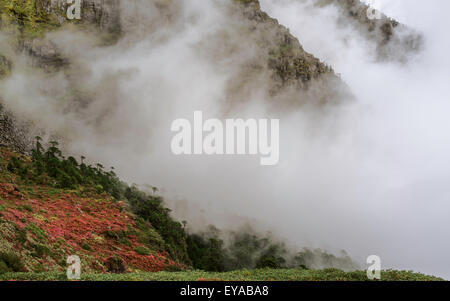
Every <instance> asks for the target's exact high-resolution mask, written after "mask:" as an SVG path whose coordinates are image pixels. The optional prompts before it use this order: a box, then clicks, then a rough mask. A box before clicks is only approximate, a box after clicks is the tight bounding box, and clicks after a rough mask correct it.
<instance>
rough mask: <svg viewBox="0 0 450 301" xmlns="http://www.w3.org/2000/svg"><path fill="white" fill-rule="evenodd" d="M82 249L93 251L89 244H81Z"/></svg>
mask: <svg viewBox="0 0 450 301" xmlns="http://www.w3.org/2000/svg"><path fill="white" fill-rule="evenodd" d="M81 247H82V248H83V249H85V250H87V251H92V247H91V245H90V244H88V243H87V242H83V243H82V244H81Z"/></svg>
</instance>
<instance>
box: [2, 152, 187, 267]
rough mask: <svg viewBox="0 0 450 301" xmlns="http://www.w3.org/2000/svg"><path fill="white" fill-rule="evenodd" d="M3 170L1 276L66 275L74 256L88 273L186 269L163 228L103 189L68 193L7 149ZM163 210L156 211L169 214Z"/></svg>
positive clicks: (83, 188) (85, 188) (87, 188)
mask: <svg viewBox="0 0 450 301" xmlns="http://www.w3.org/2000/svg"><path fill="white" fill-rule="evenodd" d="M13 158H15V159H13ZM11 160H12V161H11ZM11 162H15V163H13V164H11ZM0 165H1V166H0V168H1V170H2V173H1V174H0V183H1V184H0V216H1V220H0V232H1V236H0V260H1V261H0V262H1V263H0V267H1V272H7V271H10V269H13V270H15V271H18V270H20V271H29V272H40V271H63V270H65V269H66V265H67V264H66V258H67V257H68V256H70V255H72V254H76V255H77V256H79V257H80V258H81V260H82V262H83V269H84V270H85V271H86V272H89V271H90V272H125V271H133V270H140V271H151V272H156V271H161V270H164V269H183V268H185V265H184V264H183V263H180V260H182V259H183V258H184V259H185V260H186V259H187V255H186V254H184V255H183V254H181V255H177V254H176V252H172V254H171V255H170V254H169V252H170V251H171V250H172V251H173V249H171V247H170V246H169V245H168V244H167V243H166V241H165V240H164V239H163V238H162V237H161V234H160V233H161V231H160V230H159V231H158V230H157V229H155V228H154V227H153V226H152V225H151V224H150V222H149V221H148V220H144V219H142V218H139V217H137V216H136V215H134V214H132V213H131V212H130V210H129V209H127V204H126V203H124V202H120V201H117V200H114V198H113V197H112V196H111V195H110V194H108V193H106V192H103V190H104V188H103V187H102V186H101V185H99V184H97V185H89V184H83V185H82V186H81V185H80V186H78V187H77V188H76V189H68V187H67V185H66V187H64V185H62V183H61V182H59V183H58V179H55V180H52V178H51V177H48V176H47V175H45V174H42V175H41V176H37V175H36V172H37V171H36V170H34V166H32V162H31V159H30V158H29V157H24V156H21V155H18V154H14V153H11V152H9V151H7V150H5V149H2V150H1V159H0ZM14 166H15V167H14ZM19 166H20V167H19ZM17 173H19V175H18V174H17ZM53 183H55V184H53ZM62 187H64V188H62ZM152 200H154V201H157V197H149V201H152ZM157 208H158V207H157V206H156V207H155V208H154V210H155V212H154V213H155V214H158V213H160V214H162V215H163V214H164V212H163V209H162V208H161V209H159V210H161V211H162V212H158V209H157ZM160 218H162V217H160ZM180 230H181V229H180ZM166 239H167V238H166ZM181 250H182V249H181ZM15 262H16V263H17V264H16V265H15V264H14V263H15ZM187 263H189V261H187Z"/></svg>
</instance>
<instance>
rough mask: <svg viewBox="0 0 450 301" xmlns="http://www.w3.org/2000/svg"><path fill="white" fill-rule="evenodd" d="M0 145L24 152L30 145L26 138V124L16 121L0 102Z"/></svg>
mask: <svg viewBox="0 0 450 301" xmlns="http://www.w3.org/2000/svg"><path fill="white" fill-rule="evenodd" d="M0 146H1V147H6V148H8V149H11V150H14V151H16V152H19V153H25V152H27V150H29V148H30V146H31V140H30V139H28V130H27V125H26V124H23V123H22V122H20V121H17V120H16V119H15V118H14V117H13V115H12V114H11V113H9V112H7V111H5V110H4V108H3V106H2V105H1V104H0Z"/></svg>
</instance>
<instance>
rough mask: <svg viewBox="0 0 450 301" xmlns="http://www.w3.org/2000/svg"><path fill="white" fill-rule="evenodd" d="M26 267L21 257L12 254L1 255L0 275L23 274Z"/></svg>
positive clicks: (3, 253)
mask: <svg viewBox="0 0 450 301" xmlns="http://www.w3.org/2000/svg"><path fill="white" fill-rule="evenodd" d="M23 270H24V265H23V263H22V261H21V260H20V257H19V256H18V255H17V254H15V253H12V252H8V253H5V252H2V253H0V274H3V273H7V272H22V271H23Z"/></svg>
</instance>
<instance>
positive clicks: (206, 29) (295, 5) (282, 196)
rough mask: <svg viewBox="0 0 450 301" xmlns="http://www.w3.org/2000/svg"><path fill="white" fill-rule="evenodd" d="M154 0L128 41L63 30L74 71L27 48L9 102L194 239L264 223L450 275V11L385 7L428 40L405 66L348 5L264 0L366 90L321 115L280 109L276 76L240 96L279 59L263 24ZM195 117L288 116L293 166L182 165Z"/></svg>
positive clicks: (241, 162)
mask: <svg viewBox="0 0 450 301" xmlns="http://www.w3.org/2000/svg"><path fill="white" fill-rule="evenodd" d="M147 2H148V1H147ZM147 2H146V1H136V2H135V4H134V5H133V6H132V5H127V4H126V3H122V4H121V18H122V20H121V21H122V26H123V28H124V31H125V32H126V35H125V37H123V38H122V39H121V40H120V41H119V42H118V43H117V44H114V45H111V46H106V47H105V46H103V47H100V46H99V45H98V43H97V41H96V38H95V36H94V35H93V34H89V33H86V32H80V31H77V30H75V29H73V28H70V27H69V28H65V29H63V30H62V31H59V32H55V33H51V34H49V35H48V36H47V37H46V39H47V40H49V41H52V43H53V44H55V45H56V46H57V47H58V48H59V51H61V53H62V54H63V55H64V56H65V57H67V58H68V59H70V60H71V62H72V65H71V66H70V67H69V68H68V70H65V71H59V72H56V73H52V74H49V73H46V72H44V71H42V70H39V69H38V68H35V67H33V64H32V62H31V61H30V58H29V57H27V56H26V55H20V54H18V55H17V57H15V58H14V65H15V68H14V70H13V72H12V74H11V76H10V77H8V78H7V79H5V80H3V81H2V82H0V96H1V97H2V98H3V100H4V103H5V106H6V107H7V108H8V109H9V110H11V111H12V112H14V114H15V115H16V116H18V117H22V118H24V119H26V120H31V121H32V122H33V123H34V124H35V126H36V129H37V130H42V131H43V132H45V133H46V135H47V136H48V137H51V136H56V137H61V138H62V139H63V142H64V143H63V147H64V150H65V151H66V152H68V153H70V154H74V155H85V156H86V157H87V158H88V159H89V161H91V162H101V163H102V164H103V165H104V166H114V167H115V169H116V171H117V173H118V174H119V176H120V177H122V178H123V179H124V180H126V181H128V182H130V183H136V184H138V185H140V187H142V188H145V187H146V185H152V186H156V187H158V188H159V189H160V193H161V194H162V195H163V196H164V197H165V198H166V201H167V203H168V205H169V206H170V207H171V208H172V209H173V214H174V216H175V217H177V218H179V219H180V220H187V222H188V227H189V229H190V230H191V231H201V230H203V229H205V228H206V227H207V226H208V225H209V224H214V225H215V226H217V227H218V228H220V229H226V230H228V229H229V230H233V229H238V228H239V227H240V226H242V225H244V224H251V225H252V226H253V227H255V228H257V229H259V230H260V231H263V232H264V231H270V232H272V234H273V235H274V236H276V237H278V238H279V239H280V240H283V241H285V242H286V243H287V244H288V245H289V246H291V247H292V248H293V249H299V248H303V247H309V248H322V249H326V250H329V251H331V252H336V253H337V252H339V251H340V250H342V249H344V250H346V251H347V253H348V254H349V255H350V256H351V257H352V258H355V259H356V260H358V261H359V262H361V263H364V262H365V260H366V258H367V257H368V256H369V255H372V254H374V255H379V256H380V257H381V260H382V267H383V268H398V269H408V270H409V269H412V270H415V271H419V272H423V273H429V274H434V275H437V276H443V277H446V278H450V259H447V257H446V254H448V253H450V243H449V242H447V241H445V237H446V233H445V231H446V228H448V226H450V221H449V220H448V218H447V217H448V214H449V213H450V212H449V211H450V205H449V204H448V201H450V193H449V190H448V189H447V185H448V184H447V183H448V182H449V180H450V171H449V169H448V167H447V164H448V162H449V161H450V160H449V159H450V158H449V154H450V134H449V133H448V132H447V131H446V129H447V128H448V126H449V125H450V121H449V120H448V118H447V116H446V112H448V110H449V109H450V104H449V103H448V100H449V96H450V88H449V86H448V83H447V82H448V79H449V78H450V77H449V75H450V74H449V73H450V60H449V58H448V56H447V53H449V50H450V49H449V48H450V47H449V46H450V38H448V34H446V32H445V31H446V29H447V28H449V26H448V25H450V24H447V23H448V22H450V21H448V20H447V18H446V16H445V11H446V10H445V8H446V7H448V8H450V5H449V4H444V3H443V2H444V1H437V0H434V1H428V2H427V4H423V3H422V2H419V1H412V0H408V1H406V0H405V1H400V0H397V1H395V3H396V4H395V5H386V6H382V7H381V8H382V9H383V12H384V13H386V14H387V15H389V16H392V17H394V18H398V20H399V21H401V22H403V23H405V24H406V25H408V26H411V27H413V28H416V29H418V30H420V31H421V32H422V33H423V35H424V37H425V41H426V44H425V48H424V50H423V51H422V52H421V53H419V54H416V55H415V56H412V57H411V58H410V59H409V60H408V62H407V63H398V62H379V61H377V60H376V58H375V56H374V54H373V53H372V48H371V47H370V45H368V44H367V42H366V41H365V40H364V39H363V38H362V37H361V36H360V35H358V34H356V32H354V31H353V29H352V28H351V27H347V26H336V22H337V18H338V10H337V9H336V8H335V7H334V6H330V7H326V8H323V9H322V10H319V9H317V8H315V7H313V6H311V5H309V2H308V1H281V0H280V1H275V0H263V1H261V5H262V8H263V10H265V11H266V12H267V13H268V14H269V15H270V16H272V17H274V18H277V19H278V20H279V22H280V23H281V24H283V25H285V26H287V27H288V28H289V29H290V31H291V33H292V34H293V35H294V36H296V37H297V38H298V39H299V41H300V43H301V44H302V45H303V47H304V48H305V49H306V50H307V51H308V52H310V53H312V54H314V55H315V56H317V57H319V58H320V59H321V60H323V61H324V62H326V63H327V64H329V65H331V66H332V67H333V69H334V70H335V71H336V72H337V73H339V74H340V75H341V78H342V79H343V81H345V83H347V85H348V86H349V88H350V90H351V92H352V93H353V95H354V96H355V99H339V100H338V103H339V105H335V106H331V107H325V108H321V109H318V108H317V107H315V106H308V105H306V106H297V107H295V106H294V107H293V106H292V105H291V104H290V102H289V100H290V99H292V98H302V97H305V96H304V95H297V94H295V93H294V94H293V93H292V92H289V93H286V94H285V95H283V96H282V97H281V100H283V101H282V102H280V103H277V105H276V107H277V108H276V109H275V108H274V104H273V103H272V101H273V99H272V98H271V97H270V95H268V94H267V93H266V92H265V91H264V90H263V89H261V88H260V87H261V86H264V85H268V83H269V82H270V76H269V75H268V73H269V72H268V71H267V70H266V69H264V68H263V69H262V70H260V71H259V72H258V76H253V77H252V78H251V80H250V81H249V83H248V84H247V87H248V88H247V89H245V90H238V91H235V90H232V91H230V87H235V86H236V85H235V82H236V81H244V80H246V77H245V76H244V75H242V74H243V70H245V66H246V64H247V63H248V61H249V60H250V61H252V60H254V58H255V57H256V58H257V57H258V54H259V53H261V52H264V51H266V49H261V48H260V47H259V46H258V45H256V44H255V43H252V41H251V39H248V38H247V37H246V36H245V35H243V34H242V27H243V26H244V25H246V24H247V23H246V22H247V21H245V20H243V19H242V18H241V17H239V16H238V15H237V14H233V8H232V7H230V6H229V5H227V4H223V3H221V1H207V2H202V3H201V4H200V3H197V2H195V1H190V2H189V3H187V1H185V2H180V3H177V4H174V5H172V6H171V7H170V8H165V9H163V10H161V11H159V12H155V11H154V10H151V9H146V8H148V7H147V6H146V5H148V3H147ZM151 2H152V3H153V2H157V1H156V0H155V1H151ZM385 2H386V3H387V2H388V1H385ZM146 3H147V4H146ZM261 34H263V32H262V33H261ZM244 73H245V72H244ZM195 110H202V111H203V113H204V116H205V118H226V117H231V118H244V119H246V118H254V119H258V118H279V119H280V160H279V163H278V165H276V166H270V167H268V166H260V165H259V157H258V156H175V155H173V154H172V152H171V150H170V141H171V138H172V137H173V133H172V132H171V131H170V125H171V123H172V121H173V120H175V119H178V118H186V119H192V118H193V112H194V111H195Z"/></svg>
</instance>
